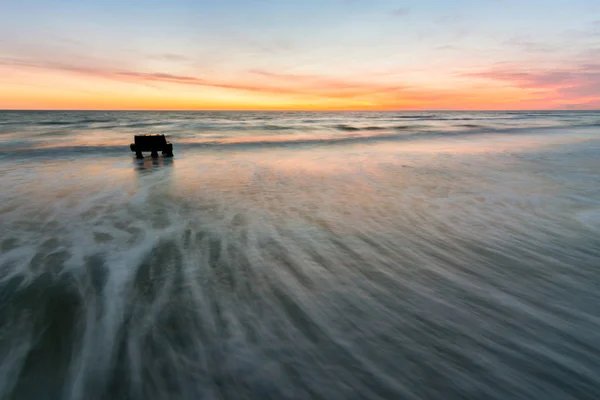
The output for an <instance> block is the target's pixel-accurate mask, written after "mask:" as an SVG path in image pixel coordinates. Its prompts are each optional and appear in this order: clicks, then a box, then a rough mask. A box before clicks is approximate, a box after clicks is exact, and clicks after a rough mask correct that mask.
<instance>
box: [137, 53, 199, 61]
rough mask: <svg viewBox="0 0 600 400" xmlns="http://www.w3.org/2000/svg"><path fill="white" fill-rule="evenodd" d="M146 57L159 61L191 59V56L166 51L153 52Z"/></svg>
mask: <svg viewBox="0 0 600 400" xmlns="http://www.w3.org/2000/svg"><path fill="white" fill-rule="evenodd" d="M148 58H150V59H151V60H160V61H176V62H178V61H192V59H191V58H189V57H186V56H182V55H180V54H171V53H166V54H154V55H151V56H149V57H148Z"/></svg>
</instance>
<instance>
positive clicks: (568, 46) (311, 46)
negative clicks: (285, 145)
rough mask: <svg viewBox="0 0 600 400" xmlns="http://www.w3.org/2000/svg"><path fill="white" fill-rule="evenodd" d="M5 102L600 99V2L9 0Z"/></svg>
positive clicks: (356, 104)
mask: <svg viewBox="0 0 600 400" xmlns="http://www.w3.org/2000/svg"><path fill="white" fill-rule="evenodd" d="M0 109H86V110H88V109H94V110H96V109H97V110H115V109H125V110H140V109H150V110H159V109H160V110H221V109H231V110H442V109H444V110H445V109H474V110H475V109H484V110H497V109H511V110H518V109H527V110H533V109H600V1H599V0H168V1H167V0H162V1H159V0H143V1H142V0H96V1H92V0H0Z"/></svg>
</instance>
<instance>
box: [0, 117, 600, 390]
mask: <svg viewBox="0 0 600 400" xmlns="http://www.w3.org/2000/svg"><path fill="white" fill-rule="evenodd" d="M139 133H164V134H166V135H167V136H168V138H169V140H170V141H171V142H172V143H173V144H174V154H175V157H174V158H172V159H169V158H167V159H165V158H162V157H159V158H158V159H151V158H145V159H143V160H136V159H135V158H134V155H133V153H131V152H130V150H129V147H128V146H129V143H130V142H131V141H132V139H133V135H134V134H139ZM0 398H1V399H19V400H20V399H86V400H87V399H327V400H334V399H445V400H447V399H528V400H531V399H540V400H542V399H543V400H549V399H561V400H562V399H565V400H566V399H599V398H600V112H476V113H466V112H384V113H375V112H372V113H350V112H340V113H299V112H296V113H291V112H264V113H259V112H244V113H242V112H10V111H5V112H0Z"/></svg>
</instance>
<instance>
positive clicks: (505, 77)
mask: <svg viewBox="0 0 600 400" xmlns="http://www.w3.org/2000/svg"><path fill="white" fill-rule="evenodd" d="M466 76H469V77H474V78H484V79H489V80H493V81H500V82H505V83H507V84H509V85H511V86H514V87H517V88H520V89H524V90H529V91H531V92H532V93H537V94H543V93H545V98H546V99H548V100H556V101H561V100H564V101H567V100H569V101H570V100H575V101H577V100H580V101H581V104H585V105H590V104H598V102H599V101H600V64H593V63H588V64H582V65H580V66H576V67H573V68H562V69H555V70H546V69H532V68H530V69H521V68H516V67H513V68H510V67H508V68H507V67H504V68H496V69H491V70H488V71H484V72H477V73H469V74H466Z"/></svg>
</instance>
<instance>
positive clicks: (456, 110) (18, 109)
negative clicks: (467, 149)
mask: <svg viewBox="0 0 600 400" xmlns="http://www.w3.org/2000/svg"><path fill="white" fill-rule="evenodd" d="M36 111H38V112H39V111H42V112H52V111H55V112H67V111H71V112H508V111H510V112H531V111H548V112H553V111H554V112H569V111H578V112H600V109H585V108H582V109H556V108H532V109H527V110H526V109H516V108H505V109H489V110H483V109H475V110H474V109H468V108H452V109H400V110H389V109H386V110H374V109H331V110H327V109H325V110H315V109H289V110H285V109H235V108H232V109H210V108H208V109H187V108H186V109H148V108H143V109H142V108H140V109H135V108H132V109H85V108H82V109H75V108H65V109H58V108H47V109H46V108H44V109H42V108H39V109H37V108H0V112H36Z"/></svg>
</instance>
